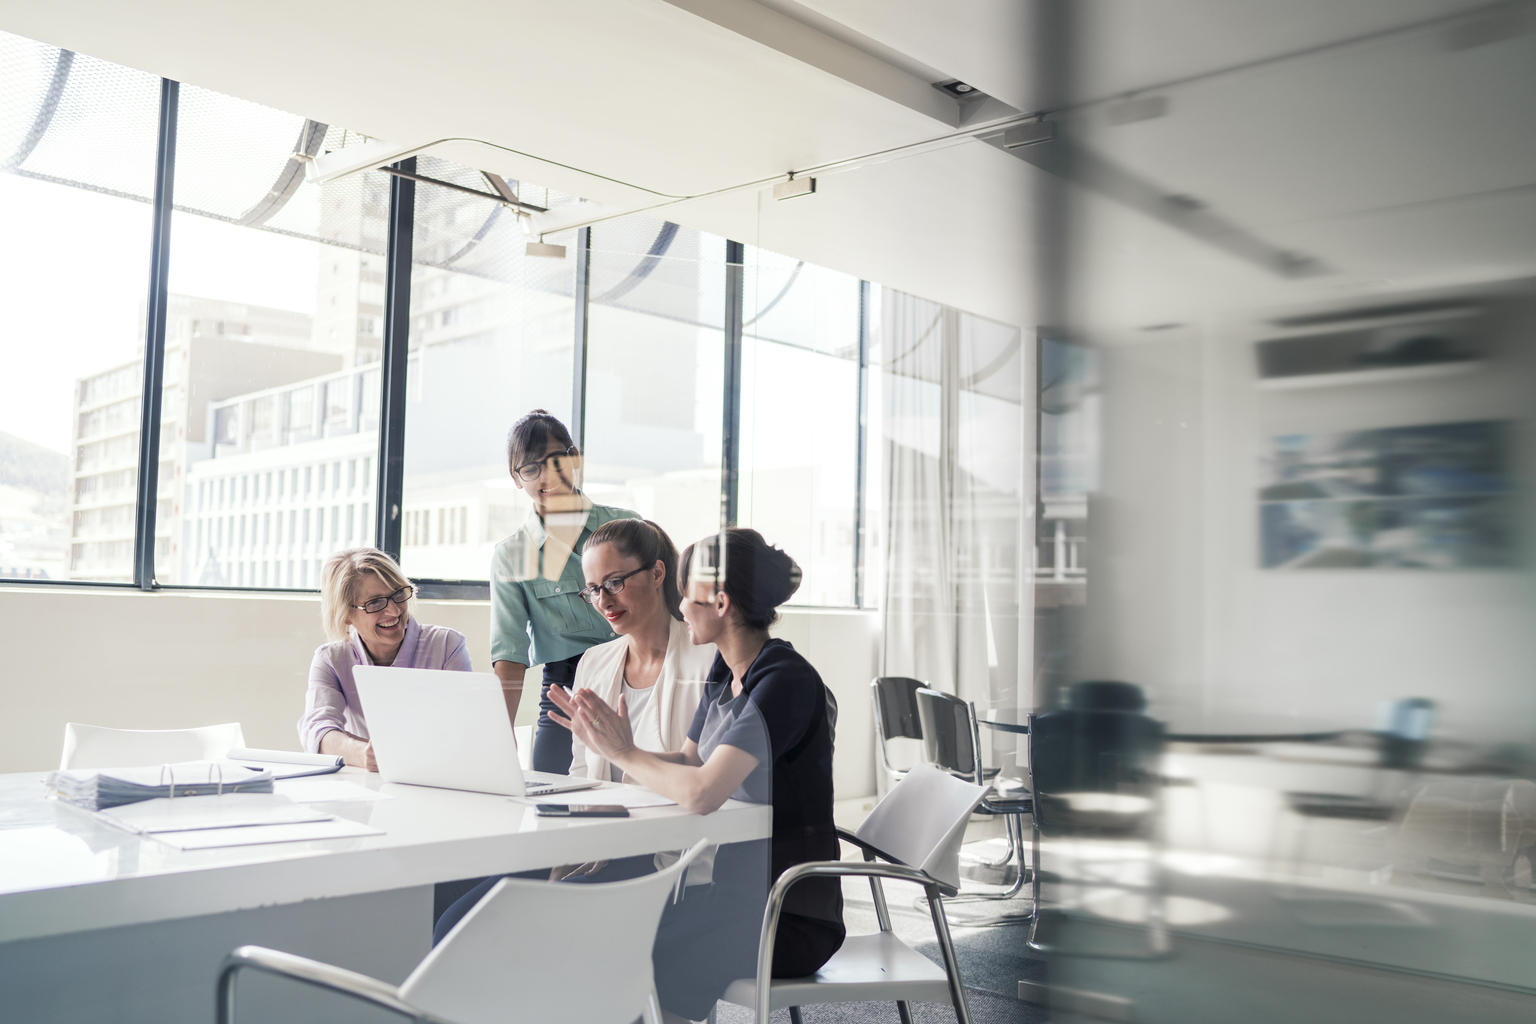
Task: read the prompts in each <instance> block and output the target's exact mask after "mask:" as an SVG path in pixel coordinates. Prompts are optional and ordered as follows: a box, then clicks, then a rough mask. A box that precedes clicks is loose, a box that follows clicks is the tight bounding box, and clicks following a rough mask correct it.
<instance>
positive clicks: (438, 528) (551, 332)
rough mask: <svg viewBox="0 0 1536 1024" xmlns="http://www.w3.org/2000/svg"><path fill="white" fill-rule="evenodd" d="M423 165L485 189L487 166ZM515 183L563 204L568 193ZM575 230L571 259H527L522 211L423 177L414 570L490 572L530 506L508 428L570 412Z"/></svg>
mask: <svg viewBox="0 0 1536 1024" xmlns="http://www.w3.org/2000/svg"><path fill="white" fill-rule="evenodd" d="M417 171H418V172H419V173H421V174H423V175H425V176H427V177H431V178H436V179H438V180H439V181H450V182H453V183H454V184H457V185H463V186H464V187H466V188H474V189H478V190H481V191H484V190H485V189H486V184H485V182H484V181H483V180H482V179H481V176H480V173H479V172H478V171H475V170H473V169H471V168H468V167H464V166H461V165H458V164H452V163H449V162H447V161H444V160H438V159H435V158H431V157H423V158H421V159H420V160H419V162H418V165H417ZM507 184H508V186H509V187H510V188H512V189H513V190H514V193H515V194H516V195H518V197H519V198H521V199H523V200H525V201H526V202H528V203H530V204H532V205H535V206H541V207H544V208H546V209H553V208H556V207H559V206H564V205H568V204H570V203H574V202H576V201H577V200H576V199H575V198H574V197H571V196H565V195H561V194H560V193H558V192H552V191H551V190H549V189H546V188H540V187H537V186H532V185H529V184H527V183H525V182H518V181H509V182H508V183H507ZM575 237H576V236H575V232H569V233H567V234H566V235H550V236H549V237H547V238H546V239H545V241H546V242H550V243H555V244H561V243H563V244H564V245H565V256H564V258H551V257H540V256H528V255H527V254H526V243H527V242H528V240H529V239H528V236H526V235H525V234H524V233H523V232H522V230H521V228H520V227H519V225H518V215H517V214H516V213H515V212H514V211H513V210H512V209H510V208H508V207H506V206H504V205H502V204H500V203H497V202H494V201H492V200H490V199H480V198H476V197H475V196H472V195H468V194H466V193H463V192H457V191H454V190H451V189H446V188H443V187H441V186H438V185H430V184H420V183H419V184H417V186H416V218H415V225H414V248H413V255H412V259H413V262H414V266H413V269H412V273H411V323H410V352H411V355H410V368H409V372H408V378H407V379H408V387H407V391H408V396H407V402H406V418H405V430H406V435H405V436H406V441H405V488H404V501H403V502H402V503H401V510H402V520H401V531H400V532H401V563H402V565H403V567H404V568H405V570H406V572H407V573H409V574H411V575H412V576H413V577H418V578H424V579H451V580H483V579H486V578H487V572H488V569H489V565H490V559H491V551H492V549H493V548H494V546H495V544H496V542H497V541H499V540H501V539H502V538H503V537H505V536H507V535H508V534H510V533H511V532H512V531H513V530H515V529H516V528H517V527H518V526H519V525H520V524H521V523H522V522H523V520H524V519H526V518H527V517H528V514H529V512H530V511H531V508H532V506H531V505H530V503H529V502H528V499H527V497H526V495H525V494H524V492H523V491H521V490H519V489H518V488H517V487H516V486H515V485H514V484H513V483H512V479H511V476H510V475H509V474H508V472H507V456H506V439H507V430H508V428H510V427H511V426H512V424H513V423H514V422H516V420H517V419H518V417H520V416H522V415H523V414H524V413H527V412H528V411H529V410H531V409H535V408H541V409H546V410H548V411H549V412H551V413H553V414H554V415H556V416H558V417H559V418H560V419H561V420H562V421H569V419H570V414H571V395H572V390H571V374H572V365H573V360H572V351H573V347H574V344H575V305H574V302H573V295H574V286H575V277H576V245H575Z"/></svg>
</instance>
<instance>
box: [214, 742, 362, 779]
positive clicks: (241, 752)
mask: <svg viewBox="0 0 1536 1024" xmlns="http://www.w3.org/2000/svg"><path fill="white" fill-rule="evenodd" d="M224 756H225V757H227V758H229V760H231V761H233V762H235V763H236V764H240V765H244V766H245V767H247V768H252V769H266V770H269V771H271V772H272V777H273V778H277V779H297V778H300V777H302V776H305V775H329V774H331V773H332V772H338V771H340V770H341V766H342V765H343V764H345V763H346V762H345V761H344V760H343V759H342V758H341V755H339V754H306V753H303V752H301V751H298V750H262V749H258V748H256V747H236V748H235V749H233V750H231V751H230V752H229V753H228V754H226V755H224Z"/></svg>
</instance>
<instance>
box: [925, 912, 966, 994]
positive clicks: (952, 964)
mask: <svg viewBox="0 0 1536 1024" xmlns="http://www.w3.org/2000/svg"><path fill="white" fill-rule="evenodd" d="M928 911H929V913H931V914H932V915H933V930H934V932H935V933H936V934H937V935H938V937H939V952H941V953H943V954H944V973H946V974H947V975H949V997H950V999H951V1000H952V1001H953V1002H954V1004H955V1019H956V1020H957V1021H958V1022H959V1024H971V1008H970V1005H969V1004H968V1003H967V1002H966V1001H965V982H964V981H963V980H962V979H961V977H960V959H959V958H958V957H956V956H955V944H954V941H953V940H952V939H951V938H950V937H949V920H948V918H946V917H945V916H944V901H943V900H942V899H940V898H939V890H938V887H937V886H930V887H928Z"/></svg>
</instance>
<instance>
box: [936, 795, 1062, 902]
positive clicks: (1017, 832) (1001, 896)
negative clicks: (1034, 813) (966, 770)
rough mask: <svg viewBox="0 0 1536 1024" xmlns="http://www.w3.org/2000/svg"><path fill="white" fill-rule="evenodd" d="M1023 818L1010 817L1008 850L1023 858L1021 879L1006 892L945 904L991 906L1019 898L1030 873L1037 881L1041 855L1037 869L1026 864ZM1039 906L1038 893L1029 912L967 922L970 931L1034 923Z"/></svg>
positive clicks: (955, 898)
mask: <svg viewBox="0 0 1536 1024" xmlns="http://www.w3.org/2000/svg"><path fill="white" fill-rule="evenodd" d="M1022 817H1023V816H1022V815H1019V814H1010V815H1008V817H1007V821H1008V849H1009V851H1010V853H1012V852H1013V851H1017V852H1018V858H1019V874H1018V877H1017V878H1015V879H1014V880H1013V885H1011V886H1010V887H1009V888H1008V890H1007V891H1006V892H991V893H971V894H968V895H961V896H951V897H950V898H949V899H947V900H945V901H944V902H945V903H947V904H950V905H955V904H971V903H989V902H997V901H1004V900H1012V899H1017V898H1018V896H1019V894H1020V893H1022V892H1023V891H1024V885H1025V875H1026V873H1028V874H1029V876H1030V877H1031V878H1033V876H1034V875H1035V874H1036V873H1037V871H1038V867H1039V858H1038V856H1037V857H1036V858H1035V859H1034V863H1035V867H1033V868H1031V867H1030V865H1028V864H1026V863H1025V862H1024V825H1023V822H1022V820H1021V819H1022ZM1039 903H1040V901H1039V896H1038V894H1037V895H1036V897H1035V899H1034V900H1033V901H1032V902H1031V904H1030V907H1029V909H1028V910H1027V911H1021V912H1019V913H1014V914H998V915H997V916H995V917H988V918H983V919H980V920H971V919H969V918H967V919H966V920H965V921H964V922H963V923H964V924H965V926H966V927H967V928H985V927H988V926H990V925H998V924H1020V923H1022V922H1024V921H1031V920H1034V918H1035V914H1036V910H1037V908H1038V907H1039Z"/></svg>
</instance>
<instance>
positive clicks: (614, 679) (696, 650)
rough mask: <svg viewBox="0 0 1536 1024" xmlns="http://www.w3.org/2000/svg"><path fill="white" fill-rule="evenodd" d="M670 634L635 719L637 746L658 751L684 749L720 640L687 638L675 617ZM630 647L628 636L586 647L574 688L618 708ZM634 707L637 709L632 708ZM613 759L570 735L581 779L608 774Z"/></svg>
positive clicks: (574, 769) (574, 767)
mask: <svg viewBox="0 0 1536 1024" xmlns="http://www.w3.org/2000/svg"><path fill="white" fill-rule="evenodd" d="M671 623H672V628H671V632H670V634H669V635H668V637H667V656H666V659H665V660H664V661H663V662H662V664H661V674H660V675H659V676H658V677H657V678H656V686H655V687H654V688H653V689H652V690H651V698H650V700H648V701H646V702H645V703H644V704H643V705H642V706H641V707H640V708H639V710H638V712H637V713H636V714H635V717H633V718H631V719H630V722H629V725H630V729H631V730H632V731H633V732H634V736H635V746H637V747H639V748H640V749H641V750H649V751H651V752H652V753H655V754H666V753H672V752H675V751H678V750H682V749H683V744H684V743H685V742H687V740H688V729H689V728H690V727H691V726H692V725H693V716H694V713H695V712H697V711H698V709H699V701H700V700H701V699H702V698H703V696H704V677H705V676H707V675H708V674H709V669H710V666H712V665H714V663H715V653H716V649H715V645H714V644H698V645H695V644H694V642H693V641H692V640H690V639H689V638H688V627H687V626H685V625H683V624H682V623H681V622H679V621H677V620H676V619H672V620H671ZM628 652H629V638H628V637H623V636H621V637H619V638H618V639H617V640H610V641H608V642H607V643H603V644H598V645H597V646H595V647H589V648H587V652H586V653H585V654H583V655H582V656H581V661H580V662H578V663H577V665H576V678H575V679H574V680H573V681H572V687H573V688H586V689H588V690H591V691H592V692H593V693H596V694H597V695H598V696H599V697H601V698H603V700H604V701H606V702H607V703H608V706H609V707H612V708H615V709H617V708H618V706H619V694H620V693H622V692H623V690H624V656H625V655H626V654H627V653H628ZM631 710H632V711H633V710H634V709H631ZM609 768H610V765H609V763H608V759H607V758H606V757H604V756H603V755H601V754H599V753H598V752H597V751H595V750H589V749H587V747H586V746H585V745H583V744H582V742H581V740H579V739H577V738H576V737H574V736H573V737H571V774H572V775H574V776H576V777H578V778H586V779H602V780H604V781H607V779H608V778H609V774H610V772H609Z"/></svg>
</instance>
